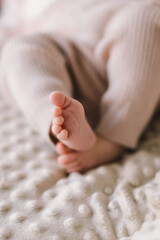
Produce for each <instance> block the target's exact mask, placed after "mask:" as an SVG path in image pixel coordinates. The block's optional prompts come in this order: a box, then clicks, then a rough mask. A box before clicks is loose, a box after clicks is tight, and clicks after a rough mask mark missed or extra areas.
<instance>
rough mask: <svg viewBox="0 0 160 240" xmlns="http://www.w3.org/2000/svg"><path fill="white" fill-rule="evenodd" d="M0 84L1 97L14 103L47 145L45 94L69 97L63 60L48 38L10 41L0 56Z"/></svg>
mask: <svg viewBox="0 0 160 240" xmlns="http://www.w3.org/2000/svg"><path fill="white" fill-rule="evenodd" d="M0 67H1V70H0V71H1V72H0V76H1V85H2V86H3V90H4V91H5V92H4V91H3V93H4V95H5V97H6V98H7V99H8V98H9V99H10V103H11V102H12V101H14V105H15V104H16V106H17V107H18V108H19V109H20V110H21V111H22V113H23V114H24V116H25V117H26V119H27V120H28V121H29V123H30V124H31V126H32V127H33V129H35V130H36V131H37V132H39V133H40V134H41V135H42V136H43V138H44V139H46V140H47V141H48V142H50V137H49V134H48V133H49V128H50V123H51V117H52V116H51V108H52V105H51V104H50V103H49V94H50V93H51V92H52V91H56V90H58V91H62V92H64V93H65V94H67V95H69V96H71V95H72V85H71V81H70V77H69V75H68V72H67V69H66V60H65V57H64V56H63V54H62V53H61V52H60V50H59V49H58V48H57V45H56V43H55V41H54V37H53V36H50V35H45V34H41V35H33V36H21V37H16V38H14V39H12V40H10V41H9V42H8V43H7V44H6V46H5V47H4V49H3V51H2V56H1V65H0Z"/></svg>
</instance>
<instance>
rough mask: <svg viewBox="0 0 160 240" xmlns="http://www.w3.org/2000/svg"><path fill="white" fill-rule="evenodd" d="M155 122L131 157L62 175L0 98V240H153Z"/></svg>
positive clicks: (159, 164)
mask: <svg viewBox="0 0 160 240" xmlns="http://www.w3.org/2000/svg"><path fill="white" fill-rule="evenodd" d="M159 117H160V116H159V114H158V113H156V114H155V116H154V118H153V120H152V122H151V124H150V126H149V127H148V129H147V130H146V132H145V134H144V135H143V137H142V139H141V141H140V144H139V147H138V149H137V150H136V151H135V152H129V151H128V152H127V153H126V154H125V156H124V157H123V158H122V159H120V160H119V161H118V162H114V163H112V164H106V165H103V166H100V167H98V168H95V169H93V170H90V171H88V172H86V173H85V174H80V173H72V174H70V175H66V174H65V173H64V172H63V170H62V169H60V167H59V166H58V164H57V163H56V154H55V153H54V152H53V151H52V149H51V147H49V146H48V145H47V144H45V143H44V142H43V140H41V138H40V136H39V135H38V134H36V133H35V132H34V131H33V130H32V129H31V128H30V126H29V125H28V123H27V122H26V120H25V119H24V117H23V116H22V115H21V113H19V112H17V111H16V110H15V109H14V108H11V107H9V106H8V105H7V103H6V102H5V101H4V99H3V98H2V97H0V240H3V239H10V240H40V239H43V240H116V239H118V240H141V239H143V240H144V239H145V240H159V239H160V122H159V119H160V118H159Z"/></svg>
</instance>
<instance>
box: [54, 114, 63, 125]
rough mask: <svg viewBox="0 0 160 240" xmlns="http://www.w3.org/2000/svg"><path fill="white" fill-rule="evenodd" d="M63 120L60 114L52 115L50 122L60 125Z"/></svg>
mask: <svg viewBox="0 0 160 240" xmlns="http://www.w3.org/2000/svg"><path fill="white" fill-rule="evenodd" d="M63 122H64V118H63V117H62V116H59V117H54V118H53V120H52V123H53V124H57V125H62V124H63Z"/></svg>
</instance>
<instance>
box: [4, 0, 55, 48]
mask: <svg viewBox="0 0 160 240" xmlns="http://www.w3.org/2000/svg"><path fill="white" fill-rule="evenodd" d="M54 1H56V0H0V45H2V44H3V43H4V42H5V41H6V40H7V38H9V37H10V36H12V35H14V34H16V33H17V32H19V31H21V30H25V29H26V30H27V27H28V26H29V24H30V22H31V21H32V22H33V21H35V20H36V19H37V18H39V17H40V16H41V15H42V14H43V13H44V12H45V10H46V9H47V8H48V7H49V6H50V4H51V3H53V2H54Z"/></svg>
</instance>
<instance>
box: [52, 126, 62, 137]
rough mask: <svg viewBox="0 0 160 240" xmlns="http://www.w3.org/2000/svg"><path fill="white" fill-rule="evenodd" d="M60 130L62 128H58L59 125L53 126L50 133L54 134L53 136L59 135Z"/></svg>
mask: <svg viewBox="0 0 160 240" xmlns="http://www.w3.org/2000/svg"><path fill="white" fill-rule="evenodd" d="M61 130H62V127H61V126H60V125H53V126H52V132H53V133H54V134H56V135H57V134H58V133H60V131H61Z"/></svg>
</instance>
